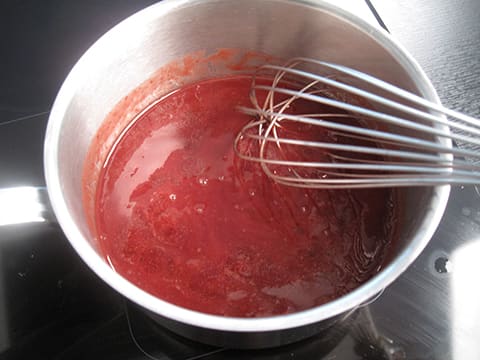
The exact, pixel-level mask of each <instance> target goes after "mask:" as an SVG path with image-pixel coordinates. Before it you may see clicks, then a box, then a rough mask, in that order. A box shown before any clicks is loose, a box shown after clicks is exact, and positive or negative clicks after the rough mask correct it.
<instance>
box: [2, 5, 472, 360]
mask: <svg viewBox="0 0 480 360" xmlns="http://www.w3.org/2000/svg"><path fill="white" fill-rule="evenodd" d="M153 2H154V1H139V0H135V1H133V0H131V1H127V0H116V1H106V0H103V1H100V0H95V1H94V0H89V1H60V0H43V1H35V0H4V1H2V2H1V3H0V30H1V32H0V51H1V52H0V55H1V56H0V210H1V209H2V206H4V205H5V204H2V202H1V199H2V196H4V195H6V194H7V193H8V192H11V191H10V190H11V188H13V187H19V186H34V187H39V186H40V187H42V186H44V179H43V170H42V149H43V134H44V130H45V126H46V122H47V118H48V111H49V109H50V107H51V104H52V102H53V100H54V97H55V94H56V92H57V91H58V89H59V87H60V85H61V82H62V81H63V79H64V77H65V76H66V74H67V73H68V71H69V70H70V68H71V67H72V66H73V64H74V63H75V61H76V60H77V59H78V57H79V56H80V55H81V54H82V53H83V52H84V51H85V50H86V49H87V48H88V47H89V46H90V45H91V44H92V43H93V42H94V41H95V40H96V39H97V38H98V37H99V36H100V35H101V34H103V33H104V32H105V31H106V30H108V29H109V28H110V27H111V26H112V25H114V24H115V23H117V22H119V21H120V20H122V19H123V18H125V17H127V16H128V15H130V14H132V13H133V12H135V11H136V10H138V9H141V8H143V7H145V6H147V5H149V4H151V3H153ZM371 2H372V4H373V5H374V6H375V7H376V8H377V10H378V13H379V15H380V16H381V17H382V19H383V20H384V22H385V23H386V25H387V27H388V28H389V29H390V31H391V32H392V33H393V35H394V36H396V37H397V38H398V39H399V40H401V41H402V42H403V43H404V44H405V46H406V47H407V48H408V50H410V51H411V52H412V53H413V55H414V56H415V57H417V59H418V60H419V62H420V63H421V65H422V66H423V67H424V68H425V70H426V72H427V73H428V75H429V76H430V77H431V79H432V81H433V83H434V84H435V86H436V87H437V89H438V92H439V94H440V97H441V98H442V101H443V102H444V103H445V104H446V105H448V106H452V107H455V108H457V109H459V110H462V111H465V112H467V113H470V114H472V115H476V116H480V101H478V99H480V62H479V61H478V59H480V40H479V39H480V25H479V24H480V23H479V22H478V19H479V18H480V2H478V1H477V0H464V1H458V2H452V1H448V0H440V1H436V0H425V1H422V2H421V4H419V3H418V2H415V4H414V2H412V1H407V0H391V1H388V2H386V1H385V2H384V1H381V0H374V1H371ZM9 189H10V190H9ZM27 190H28V191H27ZM27 190H26V191H24V192H25V193H27V192H28V193H32V194H37V193H40V194H42V193H43V190H42V189H40V190H39V189H37V188H31V189H30V188H27ZM30 190H31V191H30ZM2 191H3V192H2ZM479 200H480V197H479V195H478V193H477V191H476V190H475V189H474V188H473V187H465V188H460V187H459V188H456V189H454V190H453V192H452V197H451V200H450V202H449V205H448V209H447V213H446V214H445V216H444V219H443V221H442V223H441V225H440V227H439V229H438V231H437V233H436V234H435V236H434V237H433V239H432V241H431V243H430V244H429V246H428V247H427V249H426V250H425V251H424V252H423V253H422V255H421V256H420V257H419V258H418V260H417V261H416V262H415V263H414V264H413V265H412V266H411V267H410V268H409V269H408V270H407V271H406V272H405V274H404V275H403V276H402V277H401V278H399V279H398V280H397V281H396V282H395V283H394V284H393V285H392V286H390V287H389V288H387V289H386V291H385V292H384V293H383V294H382V296H381V297H380V298H379V299H378V300H376V301H375V302H374V303H372V304H371V305H369V306H368V307H366V308H363V309H362V310H361V311H359V313H358V314H356V316H354V317H352V320H351V322H349V323H347V324H346V325H345V327H343V328H339V329H336V330H335V331H334V332H332V333H329V334H321V335H318V336H316V337H314V338H312V339H309V340H307V341H304V342H302V343H299V344H294V345H292V346H289V347H285V348H278V349H269V350H263V351H256V352H239V351H235V350H226V349H216V348H212V347H209V346H205V345H201V344H196V343H192V342H190V341H187V340H185V339H183V338H181V337H179V336H178V335H174V334H172V333H170V332H168V331H167V330H164V329H162V328H160V327H158V326H157V325H156V324H154V323H153V322H152V321H151V320H149V319H148V318H146V317H145V315H144V314H143V313H142V312H141V311H139V310H138V309H136V308H135V307H134V306H132V305H131V304H129V303H127V302H126V301H125V300H124V299H123V298H122V297H121V296H120V295H118V294H117V293H115V292H114V291H113V290H111V289H110V288H109V287H108V286H107V285H105V284H104V283H103V282H102V281H101V280H99V279H98V278H97V277H96V276H95V275H94V274H93V273H92V272H91V271H90V270H89V269H88V268H87V267H86V265H85V264H84V263H83V262H82V261H81V260H80V259H79V257H78V256H77V255H76V254H75V252H74V251H73V249H72V248H71V247H70V245H69V243H68V241H67V240H66V239H65V238H64V236H63V234H62V232H61V230H60V229H59V228H58V227H57V226H56V225H52V224H49V223H48V222H30V221H29V222H26V223H23V224H9V225H8V224H7V225H0V358H2V359H26V358H32V357H35V358H39V359H148V358H149V356H154V357H155V358H160V359H173V360H177V359H178V360H180V359H200V358H202V359H209V360H214V359H291V358H293V359H329V360H333V359H346V360H350V359H423V360H434V359H435V360H436V359H438V360H443V359H461V360H464V359H480V345H479V344H478V339H480V327H479V324H480V310H479V308H480V306H479V305H478V304H480V290H479V288H480V285H478V278H480V267H479V266H477V259H478V256H479V255H480V246H479V244H480V242H479V241H480V201H479ZM14 210H15V209H12V208H10V209H7V211H8V213H5V212H4V213H3V214H4V218H3V219H6V216H5V214H7V215H11V214H12V213H14ZM17 210H18V209H17ZM19 211H20V213H23V214H24V215H25V213H26V209H20V210H19ZM1 214H2V213H1V212H0V215H1ZM1 220H2V217H1V216H0V223H1ZM4 222H5V221H4ZM7 223H8V222H7ZM139 346H140V348H142V349H143V350H144V351H146V352H147V353H148V354H149V355H146V354H144V353H143V352H142V350H140V349H139Z"/></svg>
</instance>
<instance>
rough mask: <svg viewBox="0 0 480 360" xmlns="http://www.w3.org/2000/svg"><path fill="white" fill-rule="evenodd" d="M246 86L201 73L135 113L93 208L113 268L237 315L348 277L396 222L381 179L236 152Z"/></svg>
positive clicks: (268, 310) (335, 292)
mask: <svg viewBox="0 0 480 360" xmlns="http://www.w3.org/2000/svg"><path fill="white" fill-rule="evenodd" d="M249 86H250V79H249V78H246V77H235V78H224V79H215V80H210V81H204V82H200V83H198V84H194V85H191V86H188V87H185V88H182V89H180V90H178V91H176V92H174V93H172V94H170V95H169V96H167V97H166V98H164V99H163V100H161V101H160V102H159V103H158V104H157V105H155V106H154V107H153V108H152V109H151V110H149V111H148V112H147V113H146V114H144V115H142V116H141V117H140V118H139V119H138V120H137V121H136V122H135V123H134V124H133V126H132V127H131V128H130V129H128V131H127V132H126V133H125V134H124V135H123V137H122V138H121V139H120V140H119V142H118V143H117V145H116V146H115V148H114V149H113V151H112V153H111V155H110V157H109V159H108V160H107V163H106V164H105V168H104V170H103V173H102V175H101V179H100V182H99V186H98V190H97V200H96V209H95V211H96V227H97V232H98V235H99V240H100V243H101V246H102V248H103V251H104V254H105V256H106V257H107V258H108V259H109V261H110V262H111V264H112V266H113V267H114V269H115V270H116V271H117V272H119V273H120V274H122V275H123V276H124V277H126V278H127V279H129V280H130V281H131V282H133V283H134V284H136V285H137V286H139V287H140V288H142V289H144V290H146V291H147V292H149V293H151V294H153V295H155V296H157V297H159V298H161V299H164V300H167V301H169V302H172V303H174V304H177V305H180V306H183V307H186V308H190V309H194V310H198V311H202V312H206V313H212V314H220V315H227V316H239V317H255V316H269V315H275V314H283V313H289V312H294V311H299V310H302V309H307V308H310V307H313V306H315V305H319V304H322V303H325V302H327V301H330V300H332V299H335V298H337V297H339V296H341V295H343V294H345V293H347V292H349V291H350V290H352V289H354V288H356V287H358V286H359V285H360V284H362V283H363V282H365V281H366V280H368V279H369V278H370V277H372V276H373V275H374V274H375V273H376V272H377V271H378V269H379V268H380V266H381V265H382V261H383V259H384V257H385V253H386V251H387V249H388V247H389V244H390V241H391V237H392V236H391V234H392V232H393V230H392V227H393V224H394V216H393V209H392V206H391V205H392V203H393V192H392V191H391V190H387V189H385V190H382V189H381V190H378V189H376V190H361V191H358V190H357V191H350V190H335V191H320V190H304V189H295V188H290V187H285V186H282V185H278V184H275V183H273V182H272V181H271V180H270V179H269V178H267V177H266V176H265V175H264V173H263V171H262V170H261V168H260V167H259V166H258V165H257V164H254V163H249V162H245V161H243V160H240V159H239V158H238V157H236V156H235V154H234V151H233V145H232V144H233V140H234V138H235V135H236V134H237V132H238V131H239V130H240V129H241V128H242V126H243V125H244V124H245V123H246V122H248V121H249V120H250V118H249V117H248V116H246V115H244V114H241V113H239V112H238V111H237V110H236V106H238V105H249V98H248V92H249ZM305 110H306V109H302V108H301V106H300V108H299V109H298V112H300V113H301V112H303V111H305ZM314 135H317V134H314ZM318 135H319V136H326V135H325V134H318Z"/></svg>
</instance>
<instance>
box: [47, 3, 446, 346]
mask: <svg viewBox="0 0 480 360" xmlns="http://www.w3.org/2000/svg"><path fill="white" fill-rule="evenodd" d="M219 49H237V50H238V53H239V54H242V53H247V52H252V51H253V52H256V53H262V54H266V55H268V56H271V57H272V58H277V59H289V58H292V57H296V56H304V57H311V58H317V59H323V60H326V61H330V62H334V63H340V64H343V65H347V66H351V67H354V68H357V69H359V70H361V71H364V72H367V73H370V74H372V75H374V76H378V77H380V78H382V79H384V80H387V81H389V82H392V83H394V84H396V85H398V86H400V87H402V88H405V89H407V90H411V91H413V92H416V93H419V94H421V95H422V96H424V97H426V98H428V99H430V100H433V101H438V99H437V97H436V94H435V91H434V90H433V88H432V86H431V84H430V82H429V81H428V79H427V78H426V76H425V75H424V73H423V72H422V71H421V69H420V68H419V67H418V65H417V64H416V63H415V61H414V60H413V59H412V58H411V57H410V56H409V55H408V54H407V53H406V52H405V51H404V50H403V49H402V48H401V47H400V46H399V45H398V44H396V43H395V42H394V41H393V40H392V39H391V38H390V37H388V35H387V34H385V33H384V32H381V31H380V30H377V29H376V28H374V27H373V26H371V25H369V24H367V23H365V22H364V21H362V20H360V19H357V18H356V17H354V16H352V15H349V14H347V13H345V12H344V11H341V10H339V9H337V8H335V7H333V6H331V5H328V4H325V3H322V2H320V1H306V0H305V1H293V0H263V1H257V0H242V1H236V0H207V1H204V0H202V1H195V0H191V1H185V0H177V1H175V0H173V1H168V0H167V1H163V2H161V3H159V4H156V5H154V6H151V7H149V8H147V9H145V10H143V11H141V12H139V13H137V14H135V15H133V16H132V17H130V18H129V19H127V20H125V21H123V22H122V23H121V24H119V25H118V26H116V27H115V28H113V29H112V30H111V31H109V32H108V33H107V34H106V35H104V36H103V37H102V38H101V39H100V40H98V41H97V42H96V43H95V44H94V45H93V46H92V47H91V48H90V49H89V50H88V51H87V52H86V53H85V55H84V56H83V57H82V58H81V59H80V60H79V61H78V63H77V64H76V66H75V67H74V69H73V70H72V71H71V73H70V74H69V76H68V78H67V79H66V81H65V83H64V84H63V86H62V88H61V90H60V92H59V94H58V97H57V99H56V101H55V104H54V107H53V109H52V112H51V116H50V119H49V124H48V129H47V136H46V140H45V141H46V142H45V145H46V148H45V170H46V178H47V185H48V190H49V194H50V197H51V201H52V205H53V208H54V210H55V213H56V215H57V218H58V220H59V222H60V225H61V226H62V229H63V230H64V232H65V234H66V235H67V237H68V239H69V241H70V242H71V244H72V245H73V247H74V248H75V249H76V251H77V252H78V253H79V255H80V256H81V257H82V258H83V260H84V261H85V262H86V263H87V264H88V266H90V268H91V269H92V270H93V271H95V272H96V273H97V274H98V275H99V276H100V277H101V278H102V279H104V280H105V281H106V282H107V283H109V284H110V285H111V286H112V287H113V288H115V289H116V290H117V291H119V292H120V293H122V294H123V295H124V296H126V297H128V298H129V299H131V300H132V301H133V302H135V303H137V304H139V305H140V306H142V307H143V308H145V309H147V310H149V311H150V312H151V313H152V314H154V316H155V317H157V318H158V319H159V320H160V321H162V322H163V323H164V324H165V325H166V326H168V327H170V328H171V329H174V330H176V331H178V332H181V333H183V334H184V335H186V336H189V337H191V338H195V339H200V340H202V341H206V342H211V343H215V344H218V345H223V346H232V345H234V346H236V347H264V346H275V345H280V344H284V343H288V342H292V341H295V340H298V339H300V338H302V337H306V336H309V335H311V334H312V333H313V332H315V331H316V330H318V328H322V327H325V326H327V325H328V324H329V319H330V321H331V320H332V319H338V318H339V317H340V318H341V317H342V316H344V315H345V314H348V312H349V311H350V310H352V309H354V308H355V307H357V306H358V305H360V304H361V303H362V302H364V301H366V300H367V299H368V298H370V297H372V296H373V295H375V294H376V293H378V292H379V291H380V290H381V289H383V288H384V287H386V286H387V285H388V284H389V283H391V282H392V281H393V280H394V279H395V278H397V277H398V276H399V275H400V274H401V273H402V272H403V271H404V270H405V269H406V268H407V266H408V265H409V264H410V263H411V262H412V261H413V260H414V259H415V258H416V257H417V256H418V254H419V253H420V252H421V251H422V249H423V248H424V247H425V245H426V244H427V242H428V241H429V239H430V237H431V236H432V234H433V232H434V230H435V228H436V226H437V225H438V223H439V221H440V218H441V216H442V214H443V211H444V208H445V205H446V201H447V198H448V194H449V187H446V186H444V187H433V188H404V189H402V190H400V191H401V196H400V197H401V198H402V199H403V204H402V211H401V216H400V219H401V224H400V226H399V233H398V235H397V236H398V243H397V245H396V248H395V249H394V254H393V255H392V256H391V257H390V260H389V263H388V264H387V265H386V267H385V268H384V269H383V270H382V271H381V272H380V273H379V274H378V275H376V276H375V277H374V278H372V279H371V280H370V281H368V282H367V283H365V284H364V285H362V286H361V287H360V288H358V289H356V290H355V291H353V292H352V293H350V294H348V295H346V296H344V297H342V298H340V299H337V300H335V301H332V302H330V303H328V304H325V305H322V306H319V307H317V308H314V309H311V310H308V311H303V312H299V313H295V314H291V315H286V316H276V317H270V318H258V319H239V318H228V317H220V316H213V315H207V314H201V313H198V312H195V311H190V310H187V309H184V308H180V307H177V306H175V305H174V304H169V303H167V302H164V301H162V300H160V299H157V298H155V297H153V296H151V295H149V294H147V293H145V292H143V291H142V290H140V289H139V288H137V287H136V286H134V285H133V284H131V283H129V282H128V281H127V280H125V279H123V278H122V277H121V276H120V275H118V274H116V273H115V272H114V271H113V270H112V269H111V268H110V267H109V266H108V265H107V264H106V262H105V260H104V258H103V256H102V254H101V253H100V251H99V248H98V244H97V243H96V241H95V236H94V234H93V233H92V231H91V227H90V226H89V222H91V219H89V216H91V214H88V211H87V212H86V211H85V208H84V200H85V198H84V194H82V178H83V171H84V168H85V166H90V167H91V168H92V169H93V171H95V169H96V170H97V171H98V170H99V169H100V168H101V166H102V162H101V161H98V160H99V159H100V160H101V157H102V156H103V155H101V156H100V157H99V158H97V160H96V161H93V162H92V160H91V159H89V158H88V151H89V147H90V146H91V144H92V142H93V141H95V137H96V136H97V132H98V130H99V129H100V128H101V127H102V125H103V122H104V120H105V118H106V117H107V115H108V114H109V113H110V111H111V110H112V109H113V108H114V107H115V105H116V104H118V103H119V102H120V101H121V100H122V99H123V98H124V97H125V96H126V95H128V94H131V92H132V91H133V90H134V89H135V88H137V87H138V86H140V85H141V84H144V83H145V82H146V81H147V80H148V79H150V78H151V77H152V76H154V75H155V74H156V72H157V71H158V70H159V69H160V68H162V67H163V66H166V65H167V64H170V63H172V62H175V61H178V60H179V59H184V58H185V57H186V56H188V55H190V54H197V55H198V54H201V56H205V57H208V56H209V55H211V54H216V53H218V51H219ZM202 54H203V55H202ZM256 61H259V60H258V59H257V60H256ZM228 71H233V70H231V69H230V70H228V69H227V68H222V69H214V70H213V72H212V73H211V74H210V75H211V76H215V75H222V74H226V73H228ZM198 76H205V73H203V74H202V75H197V74H195V73H189V74H185V76H184V78H183V80H182V81H183V82H185V83H188V82H194V81H195V80H198ZM178 86H179V83H178V82H176V81H173V80H172V79H165V82H164V83H163V84H161V85H159V86H158V87H157V88H156V94H155V96H159V95H161V93H162V91H163V92H164V93H166V92H168V91H170V90H172V89H173V88H175V87H178ZM149 101H151V99H148V98H145V96H143V95H142V96H139V97H138V98H137V99H134V100H132V104H133V105H132V107H131V108H129V111H131V112H132V113H131V114H130V115H129V116H131V117H132V116H134V115H135V114H134V111H135V106H136V107H137V108H139V107H141V106H143V105H145V104H147V103H148V102H149ZM135 104H136V105H135ZM122 126H123V125H122V124H120V125H119V124H117V125H115V124H114V125H112V128H111V129H112V135H111V136H107V137H105V139H104V140H105V141H104V142H103V143H102V144H103V145H102V146H101V147H99V151H100V152H102V151H103V152H104V153H105V154H106V152H107V151H108V149H109V147H110V146H111V145H112V141H113V140H114V138H115V134H116V132H117V133H118V131H121V127H122ZM88 161H91V164H86V162H88ZM83 185H86V186H87V187H89V188H90V189H94V188H95V185H96V180H95V178H91V179H89V181H88V184H83ZM92 191H93V190H92ZM88 201H89V200H88V199H87V202H88ZM88 206H91V204H90V205H88V204H87V207H88ZM219 334H222V335H219ZM232 341H233V343H232Z"/></svg>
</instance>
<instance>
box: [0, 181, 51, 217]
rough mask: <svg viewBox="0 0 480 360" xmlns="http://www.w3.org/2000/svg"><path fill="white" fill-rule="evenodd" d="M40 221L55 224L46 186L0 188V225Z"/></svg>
mask: <svg viewBox="0 0 480 360" xmlns="http://www.w3.org/2000/svg"><path fill="white" fill-rule="evenodd" d="M40 222H47V223H53V224H57V219H56V217H55V214H54V213H53V209H52V206H51V204H50V200H49V197H48V192H47V188H46V187H44V186H18V187H10V188H1V189H0V226H6V225H15V224H23V223H40Z"/></svg>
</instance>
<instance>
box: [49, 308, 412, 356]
mask: <svg viewBox="0 0 480 360" xmlns="http://www.w3.org/2000/svg"><path fill="white" fill-rule="evenodd" d="M94 358H95V359H104V360H108V359H115V360H122V359H161V360H197V359H203V360H221V359H232V360H244V359H260V360H274V359H275V360H282V359H330V360H333V359H358V360H363V359H365V360H367V359H369V360H396V359H405V355H404V352H403V351H402V350H401V349H398V348H396V347H395V346H394V344H393V343H391V342H390V341H389V340H388V339H386V338H384V337H382V336H381V335H378V333H377V331H376V329H375V325H374V323H373V321H372V318H371V316H370V314H369V310H368V306H367V307H364V308H362V309H360V310H359V311H357V313H356V314H354V315H353V316H351V317H350V319H349V320H348V321H346V322H344V323H342V325H341V326H338V327H336V328H334V329H330V330H329V331H326V332H324V333H320V334H317V335H315V336H313V337H312V338H310V339H307V340H303V341H301V342H298V343H295V344H291V345H288V346H283V347H278V348H270V349H262V350H235V349H222V348H217V347H213V346H209V345H205V344H200V343H197V342H194V341H191V340H188V339H186V338H183V337H182V336H180V335H177V334H175V333H172V332H171V331H169V330H167V329H165V328H163V327H161V326H160V325H158V324H157V323H156V322H154V321H153V320H152V319H151V318H149V317H148V316H147V315H146V314H145V313H143V312H142V311H141V310H140V309H138V307H137V306H135V305H132V304H130V303H127V302H126V301H125V302H124V312H123V314H119V315H118V316H115V317H114V318H112V319H111V320H109V321H107V322H105V323H104V324H103V325H102V326H100V327H98V328H97V329H96V330H95V331H93V332H91V333H89V334H88V335H87V336H85V337H83V338H82V339H79V341H78V342H77V343H75V344H73V345H72V346H71V347H70V348H68V349H66V350H64V351H63V352H62V353H61V354H59V355H58V356H56V357H55V359H56V360H64V359H69V360H75V359H94Z"/></svg>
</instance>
